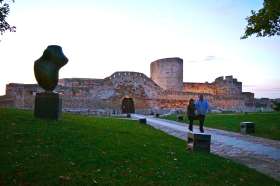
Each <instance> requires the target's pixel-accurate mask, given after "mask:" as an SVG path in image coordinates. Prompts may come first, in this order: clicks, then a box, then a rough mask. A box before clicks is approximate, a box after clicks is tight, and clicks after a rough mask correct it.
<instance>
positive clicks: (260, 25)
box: [241, 0, 280, 39]
mask: <svg viewBox="0 0 280 186" xmlns="http://www.w3.org/2000/svg"><path fill="white" fill-rule="evenodd" d="M251 13H252V15H251V16H249V17H247V18H246V20H247V21H248V24H247V26H246V29H245V34H244V36H242V37H241V39H246V38H248V37H249V36H251V35H253V34H257V37H267V36H268V37H270V36H274V35H280V0H264V2H263V8H261V9H260V10H258V12H255V11H254V10H252V11H251Z"/></svg>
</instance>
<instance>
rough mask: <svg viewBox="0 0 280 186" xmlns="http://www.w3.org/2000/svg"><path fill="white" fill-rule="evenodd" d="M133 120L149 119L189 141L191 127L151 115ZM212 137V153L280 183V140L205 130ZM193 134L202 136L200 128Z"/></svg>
mask: <svg viewBox="0 0 280 186" xmlns="http://www.w3.org/2000/svg"><path fill="white" fill-rule="evenodd" d="M132 118H134V119H139V118H146V119H147V124H148V125H151V126H152V127H154V128H156V129H159V130H161V131H164V132H166V133H168V134H170V135H172V136H175V137H177V138H180V139H182V140H187V132H188V128H187V127H188V125H187V124H184V123H180V122H176V121H169V120H164V119H159V118H153V117H149V116H143V115H138V114H133V115H132ZM204 129H205V133H207V134H210V135H211V153H213V154H217V155H219V156H222V157H225V158H229V159H232V160H234V161H236V162H238V163H241V164H244V165H246V166H248V167H250V168H253V169H256V170H257V171H259V172H262V173H264V174H266V175H268V176H271V177H273V178H275V179H276V180H278V181H280V141H276V140H270V139H265V138H260V137H254V136H249V135H244V134H239V133H235V132H229V131H224V130H219V129H213V128H207V127H205V128H204ZM194 132H197V133H199V131H198V129H194Z"/></svg>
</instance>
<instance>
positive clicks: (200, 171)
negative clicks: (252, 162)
mask: <svg viewBox="0 0 280 186" xmlns="http://www.w3.org/2000/svg"><path fill="white" fill-rule="evenodd" d="M0 152H1V153H0V185H59V184H66V185H93V184H96V183H97V184H101V185H132V184H133V185H244V186H245V185H246V186H248V185H254V186H255V185H262V186H263V185H280V184H279V182H275V181H274V180H272V179H271V178H269V177H267V176H265V175H262V174H260V173H258V172H256V171H254V170H251V169H249V168H246V167H244V166H242V165H239V164H236V163H233V162H232V161H230V160H226V159H223V158H220V157H217V156H215V155H212V154H203V153H189V152H187V151H186V150H185V142H184V141H182V140H178V139H176V138H174V137H171V136H167V135H166V134H164V133H162V132H160V131H157V130H153V129H151V128H150V127H148V126H146V125H140V124H138V123H137V122H134V121H127V120H120V119H113V118H93V117H82V116H74V115H66V116H64V119H63V120H62V121H59V122H51V121H43V120H38V119H34V118H33V116H32V113H31V112H28V111H19V110H10V109H9V110H6V109H0ZM60 176H64V177H62V178H59V177H60Z"/></svg>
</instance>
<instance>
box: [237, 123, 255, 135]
mask: <svg viewBox="0 0 280 186" xmlns="http://www.w3.org/2000/svg"><path fill="white" fill-rule="evenodd" d="M240 132H241V133H242V134H252V133H255V123H253V122H249V121H246V122H241V123H240Z"/></svg>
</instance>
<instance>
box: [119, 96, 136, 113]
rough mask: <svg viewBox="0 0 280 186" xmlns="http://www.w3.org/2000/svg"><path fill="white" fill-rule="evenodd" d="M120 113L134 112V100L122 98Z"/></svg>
mask: <svg viewBox="0 0 280 186" xmlns="http://www.w3.org/2000/svg"><path fill="white" fill-rule="evenodd" d="M122 113H135V108H134V102H133V99H132V98H123V100H122Z"/></svg>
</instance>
